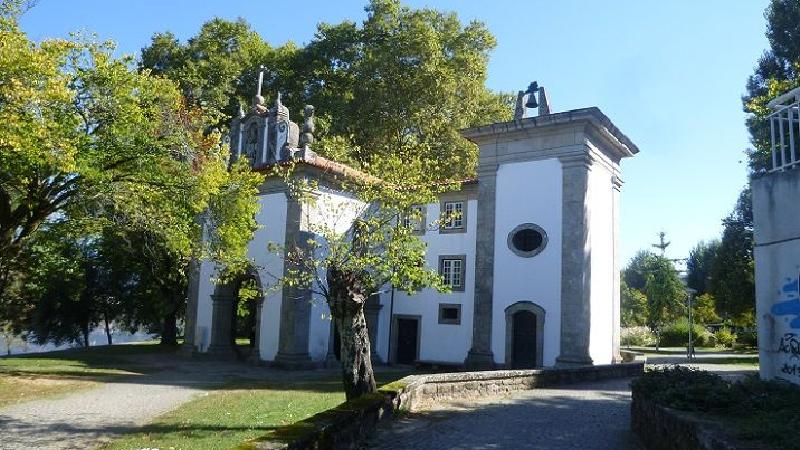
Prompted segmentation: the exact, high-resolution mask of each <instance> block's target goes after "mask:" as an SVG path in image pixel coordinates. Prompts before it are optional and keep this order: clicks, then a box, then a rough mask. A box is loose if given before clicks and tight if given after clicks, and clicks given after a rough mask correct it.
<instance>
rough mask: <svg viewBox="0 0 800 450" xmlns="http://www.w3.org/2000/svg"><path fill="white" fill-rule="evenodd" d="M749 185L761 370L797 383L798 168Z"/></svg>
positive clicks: (799, 368)
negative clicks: (750, 190) (753, 225)
mask: <svg viewBox="0 0 800 450" xmlns="http://www.w3.org/2000/svg"><path fill="white" fill-rule="evenodd" d="M751 187H752V191H753V219H754V224H755V245H756V247H755V265H756V267H755V269H756V273H755V276H756V320H757V322H758V341H759V342H758V344H759V356H760V358H759V359H760V364H761V370H760V373H761V377H762V378H763V379H773V378H778V379H782V380H787V381H790V382H793V383H796V384H800V286H798V274H800V208H799V207H798V203H797V202H798V199H800V171H798V170H792V171H788V172H779V173H773V174H769V175H766V176H764V177H761V178H758V179H754V180H753V181H752V182H751Z"/></svg>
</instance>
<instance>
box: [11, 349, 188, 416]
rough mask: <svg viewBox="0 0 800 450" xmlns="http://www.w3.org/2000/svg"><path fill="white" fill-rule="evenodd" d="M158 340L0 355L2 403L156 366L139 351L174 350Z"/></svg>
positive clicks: (75, 387)
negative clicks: (144, 360)
mask: <svg viewBox="0 0 800 450" xmlns="http://www.w3.org/2000/svg"><path fill="white" fill-rule="evenodd" d="M175 350H176V349H175V348H174V347H163V346H159V345H155V344H154V343H142V344H135V345H134V344H126V345H113V346H110V347H106V346H103V347H92V348H89V349H74V350H63V351H55V352H48V353H31V354H27V355H14V356H6V357H2V358H0V407H2V406H5V405H9V404H13V403H19V402H23V401H28V400H34V399H38V398H43V397H51V396H56V395H60V394H64V393H68V392H74V391H75V390H76V389H84V388H88V387H92V386H95V385H96V383H97V382H102V381H107V380H109V379H113V378H116V377H120V376H130V375H136V374H142V373H146V372H147V371H148V370H152V369H153V368H152V367H149V366H148V365H147V364H143V363H140V362H137V361H136V359H135V357H136V356H139V355H146V354H153V353H164V352H167V353H168V352H174V351H175Z"/></svg>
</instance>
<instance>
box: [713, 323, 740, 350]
mask: <svg viewBox="0 0 800 450" xmlns="http://www.w3.org/2000/svg"><path fill="white" fill-rule="evenodd" d="M714 338H715V339H716V345H717V346H719V347H726V348H731V347H733V344H735V343H736V335H735V334H733V333H732V332H731V329H730V328H727V327H726V328H720V329H719V330H718V331H717V332H716V333H714Z"/></svg>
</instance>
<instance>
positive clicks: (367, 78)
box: [141, 0, 513, 178]
mask: <svg viewBox="0 0 800 450" xmlns="http://www.w3.org/2000/svg"><path fill="white" fill-rule="evenodd" d="M366 10H367V13H368V15H367V19H366V20H365V21H364V22H363V23H362V24H361V25H360V26H359V25H357V24H355V23H353V22H349V21H346V22H342V23H340V24H336V25H330V24H321V25H319V28H318V31H317V34H316V36H315V38H314V39H313V40H312V41H311V42H310V43H309V44H308V45H306V46H305V47H302V48H298V47H297V46H296V45H294V44H292V43H289V44H287V45H285V46H283V47H279V48H274V49H273V48H271V47H270V46H269V45H268V44H266V43H265V42H263V41H262V40H261V38H260V37H259V36H258V35H257V34H256V33H255V32H254V31H253V30H252V29H251V28H250V27H249V25H247V24H246V22H244V21H242V20H239V21H237V22H226V21H224V20H221V19H214V20H212V21H210V22H208V23H206V24H204V25H203V27H202V28H201V30H200V32H199V33H198V35H197V36H195V37H193V38H192V39H190V40H189V41H188V43H187V44H185V45H184V44H181V43H180V42H178V41H177V40H176V39H175V37H174V35H172V34H170V33H161V34H157V35H155V36H154V37H153V41H152V42H151V45H150V46H149V47H147V48H145V49H143V50H142V62H141V66H142V67H144V68H150V69H152V70H154V71H156V72H157V73H163V74H164V75H166V76H168V77H170V78H172V79H173V80H176V81H177V82H179V83H180V84H181V86H182V89H183V91H184V92H187V95H188V96H189V97H190V98H192V99H196V101H197V102H198V103H199V104H203V105H204V106H205V107H208V108H212V109H214V110H216V111H222V112H224V114H225V115H227V116H228V117H231V116H233V115H235V114H237V111H238V108H239V105H241V104H243V103H244V104H247V103H249V102H250V99H251V98H252V95H253V86H255V85H256V80H257V72H258V67H259V65H262V64H263V65H264V66H265V67H266V73H265V79H264V91H263V92H275V91H281V92H282V94H283V97H282V101H283V103H285V104H287V105H288V106H289V107H290V108H291V109H293V110H301V109H302V106H303V105H304V104H305V103H310V104H313V105H315V106H316V108H317V109H316V111H317V119H318V123H319V126H318V130H317V134H318V138H320V141H321V142H326V141H331V142H332V144H331V145H320V146H319V149H318V150H319V151H320V152H321V153H323V154H325V155H326V156H329V157H332V158H334V159H337V160H339V161H341V162H346V163H349V164H352V165H355V166H360V167H361V168H363V169H365V170H368V166H369V164H371V163H372V162H374V160H375V159H376V158H377V157H381V156H382V155H385V154H386V153H387V152H398V151H400V149H404V150H403V151H406V152H407V151H413V152H414V153H413V154H409V155H403V156H404V157H405V159H407V160H408V161H412V160H414V159H415V158H418V157H421V158H424V159H425V160H430V161H437V160H438V159H440V158H441V159H446V160H448V161H450V162H451V164H450V165H449V166H447V167H443V168H440V169H441V170H442V171H443V172H442V174H441V175H442V176H443V177H444V178H447V177H455V178H464V177H467V176H471V175H473V174H474V171H475V165H476V162H477V147H476V146H475V145H474V144H472V143H470V142H468V141H466V140H465V139H463V138H461V136H460V135H459V134H458V131H457V130H458V129H459V128H462V127H466V126H471V125H478V124H486V123H491V122H497V121H501V120H507V119H510V117H511V111H512V107H511V106H512V105H511V102H512V100H513V98H512V97H511V96H510V95H501V94H494V93H492V92H490V91H489V90H487V89H486V88H485V86H484V83H485V80H486V66H487V62H488V55H489V52H490V51H491V50H492V49H493V48H494V46H495V40H494V37H492V35H491V34H490V33H489V32H488V30H487V29H486V28H485V26H483V25H482V24H480V23H478V22H472V23H470V24H468V25H466V26H465V25H462V24H461V22H460V21H459V19H458V17H457V16H456V15H455V14H453V13H442V12H439V11H435V10H432V9H419V10H416V9H410V8H407V7H404V6H402V5H401V4H400V3H399V1H397V0H373V1H371V2H370V4H369V5H368V6H367V8H366ZM220 125H221V126H222V125H224V124H223V123H222V122H220ZM343 142H345V143H347V144H350V145H342V143H343Z"/></svg>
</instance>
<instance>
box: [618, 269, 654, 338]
mask: <svg viewBox="0 0 800 450" xmlns="http://www.w3.org/2000/svg"><path fill="white" fill-rule="evenodd" d="M620 297H621V303H622V304H621V315H622V317H621V322H622V326H624V327H636V326H642V325H646V324H647V311H648V305H647V296H646V295H644V293H642V291H640V290H638V289H634V288H631V287H629V286H628V283H626V282H625V280H622V283H621V295H620Z"/></svg>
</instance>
